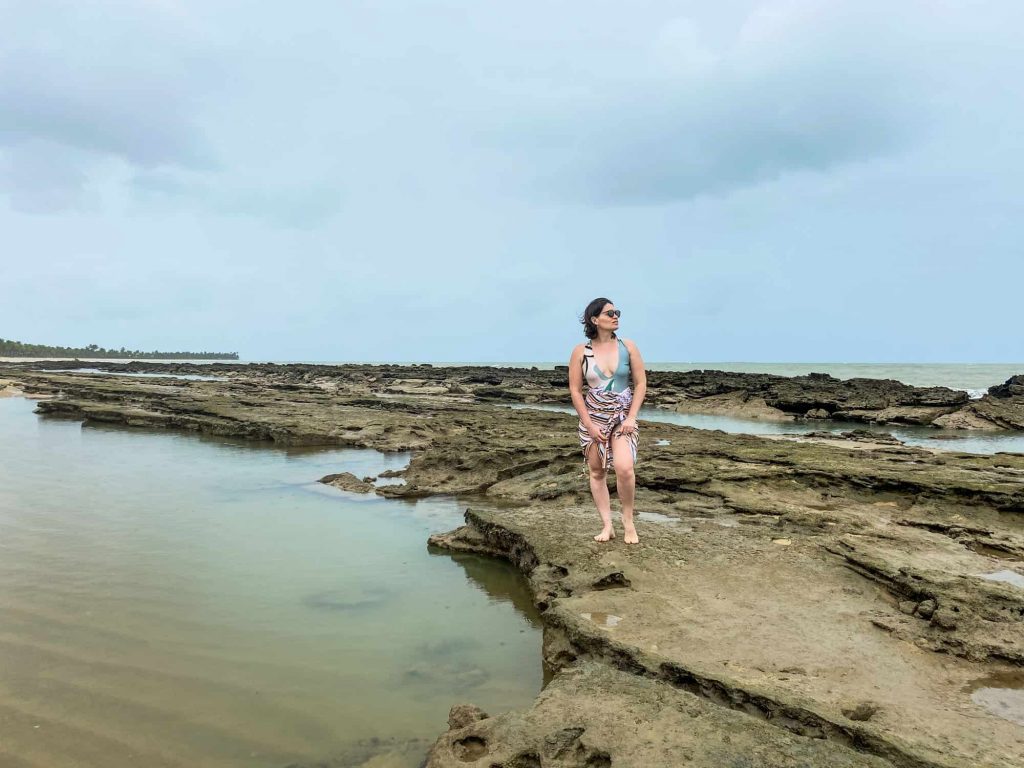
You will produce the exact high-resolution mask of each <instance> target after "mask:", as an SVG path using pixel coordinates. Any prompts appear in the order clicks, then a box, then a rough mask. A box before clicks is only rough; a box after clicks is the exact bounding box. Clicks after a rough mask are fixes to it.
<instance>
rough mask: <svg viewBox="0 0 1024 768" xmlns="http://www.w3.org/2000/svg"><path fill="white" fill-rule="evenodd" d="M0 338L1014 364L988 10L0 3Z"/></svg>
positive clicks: (1017, 94)
mask: <svg viewBox="0 0 1024 768" xmlns="http://www.w3.org/2000/svg"><path fill="white" fill-rule="evenodd" d="M0 19H2V20H3V21H2V24H0V267H2V268H0V280H2V292H0V337H3V338H14V339H18V340H22V341H29V342H35V343H46V344H61V345H85V344H89V343H96V344H99V345H101V346H113V347H120V346H122V345H124V346H127V347H130V348H143V349H153V348H160V349H167V350H178V349H189V350H198V349H210V350H225V351H235V350H237V351H238V352H239V353H240V354H241V355H242V357H243V358H245V359H285V360H316V359H319V360H424V361H453V360H480V361H492V360H516V361H525V360H560V359H563V358H565V359H567V358H568V355H569V352H570V349H571V346H572V345H573V344H574V343H576V342H577V341H578V340H581V339H582V335H581V332H580V326H579V325H578V323H577V320H576V317H577V316H578V314H579V313H580V312H581V311H582V309H583V307H584V306H585V304H586V303H587V302H588V301H589V300H590V299H592V298H594V297H595V296H602V295H603V296H608V297H610V298H611V299H613V300H614V301H615V303H616V305H617V306H618V307H619V308H620V309H622V311H623V323H622V333H623V335H624V336H626V337H629V338H633V339H635V340H636V341H637V343H638V344H639V346H640V349H641V351H642V352H643V353H644V356H645V357H646V358H647V359H648V360H651V361H739V360H748V361H918V362H932V361H954V362H955V361H977V362H984V361H990V362H1020V361H1022V360H1024V332H1022V326H1024V322H1022V311H1021V304H1022V302H1021V297H1022V295H1024V223H1022V222H1024V197H1022V195H1021V193H1020V185H1021V179H1022V171H1024V130H1022V129H1024V55H1022V54H1021V51H1020V30H1021V29H1022V27H1024V3H1021V2H1020V0H974V1H969V0H844V1H843V2H838V1H830V0H716V2H713V3H711V2H707V1H706V0H699V1H686V0H677V1H676V2H668V1H664V2H662V1H655V0H630V2H621V0H619V1H617V2H607V1H606V0H561V1H560V2H551V0H546V1H545V2H534V0H518V1H517V2H515V3H485V2H469V1H468V0H461V2H454V0H453V1H451V2H435V1H433V0H417V1H416V2H413V0H405V2H395V1H393V0H365V2H352V1H347V2H339V1H338V0H331V1H330V2H328V1H327V0H325V1H324V2H302V1H301V0H300V1H298V2H292V3H287V4H285V3H253V2H240V1H238V0H94V2H89V3H83V2H81V1H80V0H68V1H67V2H57V1H56V0H31V1H30V2H29V1H27V0H15V1H13V2H8V1H6V0H0Z"/></svg>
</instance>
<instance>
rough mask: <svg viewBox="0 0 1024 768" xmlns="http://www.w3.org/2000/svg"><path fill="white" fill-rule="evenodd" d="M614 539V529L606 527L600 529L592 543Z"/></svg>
mask: <svg viewBox="0 0 1024 768" xmlns="http://www.w3.org/2000/svg"><path fill="white" fill-rule="evenodd" d="M614 538H615V529H614V528H612V527H611V526H610V525H606V526H605V527H604V528H602V529H601V532H600V533H599V534H597V536H595V537H594V541H608V540H609V539H614Z"/></svg>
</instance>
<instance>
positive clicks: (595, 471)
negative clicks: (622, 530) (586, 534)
mask: <svg viewBox="0 0 1024 768" xmlns="http://www.w3.org/2000/svg"><path fill="white" fill-rule="evenodd" d="M587 469H589V471H590V493H591V495H592V496H593V497H594V503H595V504H596V505H597V511H598V513H599V514H600V515H601V522H603V523H604V527H603V528H602V529H601V532H600V533H599V534H597V535H596V536H595V537H594V541H608V540H609V539H614V538H615V529H614V528H612V500H611V498H610V497H609V495H608V483H607V482H606V481H605V478H606V477H607V475H608V473H607V471H606V470H605V468H604V460H603V459H602V458H601V451H600V450H598V445H597V443H591V444H590V446H589V447H588V449H587Z"/></svg>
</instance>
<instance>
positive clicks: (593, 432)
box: [587, 424, 608, 443]
mask: <svg viewBox="0 0 1024 768" xmlns="http://www.w3.org/2000/svg"><path fill="white" fill-rule="evenodd" d="M587 432H588V433H590V439H591V440H593V441H594V442H595V443H606V442H608V438H606V437H605V436H604V432H602V431H601V430H600V429H599V428H598V426H597V425H596V424H591V425H590V426H589V427H587Z"/></svg>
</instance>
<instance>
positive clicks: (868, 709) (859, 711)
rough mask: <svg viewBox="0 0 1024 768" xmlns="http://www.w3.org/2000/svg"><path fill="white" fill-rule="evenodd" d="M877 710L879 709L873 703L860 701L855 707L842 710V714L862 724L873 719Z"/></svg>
mask: <svg viewBox="0 0 1024 768" xmlns="http://www.w3.org/2000/svg"><path fill="white" fill-rule="evenodd" d="M879 709H880V707H879V706H878V704H876V703H875V702H873V701H862V702H861V703H860V704H858V705H857V706H855V707H848V708H844V709H843V714H844V715H846V716H847V717H848V718H850V719H851V720H856V721H858V722H863V721H865V720H870V719H871V718H872V717H874V716H875V713H876V712H878V710H879Z"/></svg>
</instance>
